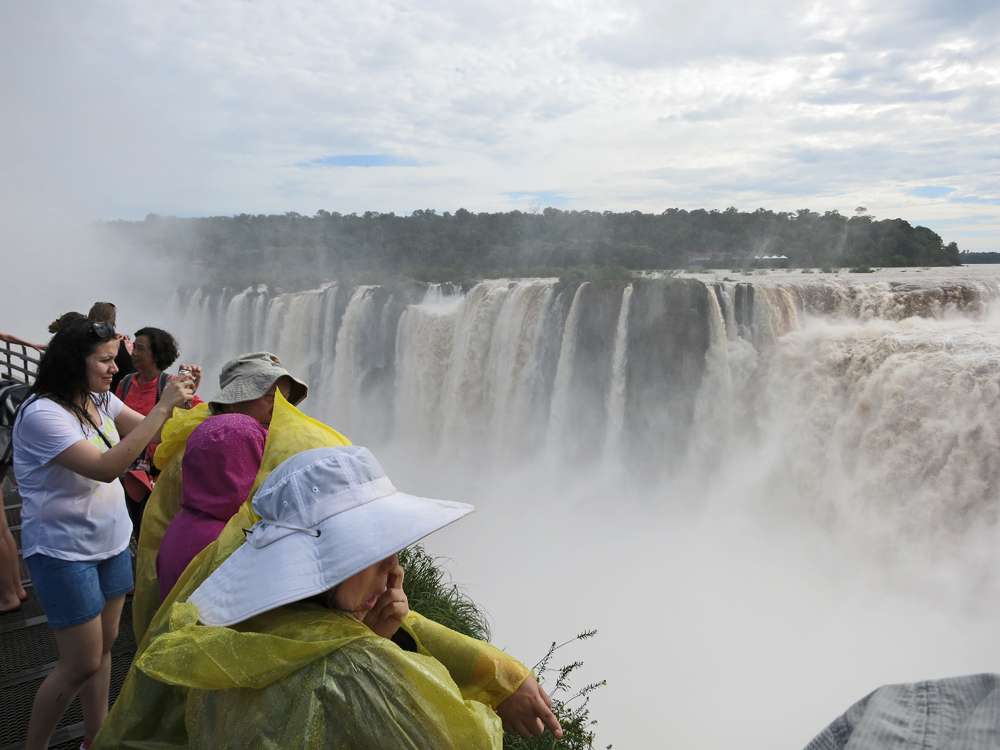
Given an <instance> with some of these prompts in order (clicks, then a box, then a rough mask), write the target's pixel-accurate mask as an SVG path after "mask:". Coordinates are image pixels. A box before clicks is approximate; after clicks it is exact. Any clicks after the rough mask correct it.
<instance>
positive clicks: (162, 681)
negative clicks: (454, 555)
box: [93, 396, 531, 750]
mask: <svg viewBox="0 0 1000 750" xmlns="http://www.w3.org/2000/svg"><path fill="white" fill-rule="evenodd" d="M192 411H194V410H192ZM179 416H180V420H179V421H178V422H176V423H175V424H173V425H170V423H168V425H170V427H171V429H170V430H165V433H166V434H165V439H164V443H163V445H166V446H168V447H167V453H165V454H164V456H165V457H166V456H168V454H169V456H168V457H167V459H166V460H167V463H166V464H165V468H164V471H163V473H162V474H161V476H160V479H159V481H158V482H157V485H156V489H155V490H154V496H151V498H150V507H147V511H146V513H147V517H149V513H150V511H151V510H152V512H153V515H152V519H154V522H153V523H152V524H150V525H148V526H147V523H146V518H144V519H143V528H142V537H141V539H140V553H142V552H143V551H145V553H146V554H145V556H144V557H141V558H140V561H139V562H140V565H142V563H143V562H145V563H146V565H147V566H148V565H149V564H152V565H154V568H153V574H152V575H151V576H150V575H149V571H148V568H147V569H146V570H143V569H141V568H140V570H139V571H138V572H137V584H136V598H135V601H134V602H133V606H135V604H136V602H139V600H140V598H143V600H144V601H145V602H146V604H145V605H144V606H145V607H146V608H147V611H149V610H150V609H151V610H152V612H153V614H150V615H149V621H150V626H149V628H148V630H147V631H146V632H145V635H144V636H142V638H141V640H140V642H139V646H138V651H137V655H136V661H135V663H134V664H133V667H132V669H131V670H130V672H129V675H128V677H127V678H126V680H125V684H124V686H123V687H122V691H121V694H120V695H119V697H118V700H117V701H116V703H115V705H114V707H113V708H112V710H111V713H110V714H109V716H108V718H107V719H106V720H105V722H104V725H103V726H102V728H101V731H100V732H99V733H98V735H97V737H96V738H95V741H94V744H93V748H94V750H103V749H105V748H137V749H138V748H142V749H143V750H151V749H152V748H156V749H157V750H166V749H167V748H184V747H192V748H216V747H218V748H234V749H235V748H245V747H258V748H275V749H277V748H317V750H318V749H319V748H330V747H334V748H336V747H342V748H351V749H352V750H354V749H355V748H356V749H358V750H364V749H365V748H371V750H376V749H378V750H381V749H382V748H397V747H408V748H427V749H428V750H430V749H432V748H433V749H434V750H437V748H444V749H447V748H455V750H459V749H464V748H499V747H500V746H501V730H500V722H499V719H498V718H497V716H496V714H495V713H494V712H493V711H492V710H491V709H494V708H496V706H497V705H498V704H499V703H500V702H501V701H503V700H504V699H506V698H507V697H508V696H510V695H511V694H512V693H513V692H514V691H515V690H516V689H517V687H518V686H519V685H520V684H521V683H522V682H523V681H524V679H526V678H527V677H528V676H529V675H531V672H530V671H529V670H528V669H527V668H526V667H524V666H523V665H522V664H520V663H519V662H517V661H516V660H514V659H512V658H511V657H510V656H508V655H507V654H505V653H503V652H502V651H499V650H498V649H495V648H494V647H492V646H490V645H489V644H486V643H483V642H482V641H477V640H474V639H472V638H468V637H466V636H463V635H460V634H458V633H455V632H454V631H451V630H449V629H448V628H445V627H443V626H441V625H439V624H437V623H434V622H432V621H430V620H427V619H426V618H423V617H421V616H420V615H418V614H417V613H415V612H411V613H410V615H409V616H408V617H407V618H406V620H405V621H404V622H403V625H402V627H403V629H404V630H406V631H407V632H408V633H409V634H410V635H411V636H412V637H413V639H414V641H415V642H416V644H417V649H418V653H410V652H407V651H404V650H403V649H401V648H399V647H398V646H397V645H396V644H395V643H393V642H391V641H389V640H386V639H384V638H380V637H378V636H376V635H375V634H374V633H373V632H372V631H371V630H369V629H368V628H367V626H365V625H364V624H362V623H360V622H358V621H357V620H356V619H354V618H353V617H351V616H349V615H345V614H343V613H338V612H333V611H329V610H325V609H323V608H321V607H319V606H317V605H313V604H307V603H302V602H300V603H295V604H290V605H286V606H284V607H279V608H277V609H275V610H271V611H270V612H265V613H263V614H261V615H258V616H257V617H255V618H252V619H251V620H248V621H246V622H243V623H240V624H238V625H236V626H234V627H231V628H224V627H212V626H206V625H200V624H198V622H197V619H198V612H197V609H196V608H195V606H194V605H193V604H191V603H189V602H187V598H188V596H189V595H190V594H191V592H193V591H194V589H196V588H197V587H198V586H199V585H200V584H201V583H202V581H204V580H205V579H206V578H207V577H208V575H209V574H210V573H211V572H212V571H214V570H215V569H216V568H217V567H218V566H219V565H220V564H221V563H222V561H223V560H225V559H226V558H228V557H229V555H230V554H232V553H233V551H234V550H235V549H236V548H237V547H239V545H240V544H242V543H243V542H244V541H245V536H244V533H243V529H248V528H250V526H252V525H253V524H254V523H255V522H256V521H257V520H258V517H257V516H256V514H255V513H254V512H253V509H252V507H251V505H250V500H249V499H248V500H247V502H246V503H244V505H243V506H242V507H241V509H240V510H239V511H238V512H237V514H236V515H235V516H234V517H233V518H232V519H231V520H230V522H229V523H228V524H227V525H226V528H225V529H224V530H223V532H222V534H221V535H220V536H219V539H218V540H216V541H215V542H214V543H212V544H211V545H209V546H208V547H207V548H206V549H205V550H204V551H203V552H201V553H200V554H199V555H198V556H197V557H195V558H194V560H192V562H191V564H190V565H188V567H187V569H186V570H185V572H184V574H183V575H182V576H181V578H180V579H179V580H178V582H177V584H176V585H175V586H174V589H173V590H172V591H171V593H170V595H169V596H168V598H167V600H166V601H165V602H164V603H163V605H162V606H161V607H160V608H159V609H158V610H157V609H156V607H155V601H156V600H158V594H157V593H156V592H157V590H158V587H157V583H156V579H155V557H156V554H155V552H152V554H151V555H150V550H151V549H152V548H153V547H155V549H157V550H158V549H159V540H160V539H161V538H162V531H159V533H157V531H158V529H159V528H162V529H163V530H165V529H166V526H167V525H168V524H169V520H170V519H172V518H173V515H174V514H176V512H177V510H178V508H179V500H180V471H179V464H180V457H181V455H182V453H183V442H184V440H186V438H187V435H189V434H190V432H191V431H192V430H193V429H194V427H195V426H197V424H199V423H200V422H201V421H202V420H203V419H204V418H205V416H206V415H204V414H203V415H201V416H200V417H199V415H198V414H192V413H190V412H188V413H186V414H183V413H182V414H180V415H179ZM175 419H176V418H175ZM171 441H172V442H171ZM344 444H348V443H347V440H346V439H345V438H344V437H343V436H342V435H340V434H339V433H337V432H336V431H334V430H331V429H330V428H329V427H326V426H325V425H323V424H321V423H320V422H317V421H315V420H312V419H310V418H309V417H306V416H305V415H304V414H302V413H301V412H299V411H298V410H297V409H295V408H294V407H293V406H291V405H290V404H288V403H287V402H286V401H284V399H282V398H280V396H278V397H277V398H276V399H275V407H274V416H273V417H272V421H271V426H270V431H269V433H268V438H267V443H266V444H265V448H264V458H263V462H262V465H261V470H260V473H259V474H258V476H257V479H256V481H255V483H254V488H253V490H252V491H251V495H250V497H251V498H252V497H253V492H254V491H256V489H257V487H259V486H260V484H261V482H262V481H263V480H264V478H265V477H266V476H267V475H268V474H269V473H270V472H271V471H272V470H273V469H274V468H275V467H276V466H277V465H278V464H280V463H281V462H282V461H283V460H285V458H287V457H289V456H291V455H293V454H295V453H298V452H300V451H302V450H306V449H308V448H314V447H319V446H324V445H326V446H329V445H344ZM157 458H158V459H160V458H161V455H160V452H159V451H157ZM154 497H156V501H155V502H154ZM144 548H145V550H144ZM150 561H152V562H150ZM150 597H154V598H150ZM150 602H152V604H151V603H150ZM141 617H142V615H141V613H137V614H136V615H135V619H136V623H137V629H136V633H141V632H143V631H142V630H140V629H139V627H138V624H139V623H140V618H141Z"/></svg>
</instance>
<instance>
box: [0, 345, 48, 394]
mask: <svg viewBox="0 0 1000 750" xmlns="http://www.w3.org/2000/svg"><path fill="white" fill-rule="evenodd" d="M41 357H42V353H41V352H40V351H38V350H37V349H35V348H34V347H32V346H28V345H26V344H12V343H10V342H7V341H3V340H0V379H3V380H16V381H17V382H18V383H24V384H25V385H31V384H32V383H33V382H34V381H35V375H36V374H37V373H38V362H39V361H40V360H41Z"/></svg>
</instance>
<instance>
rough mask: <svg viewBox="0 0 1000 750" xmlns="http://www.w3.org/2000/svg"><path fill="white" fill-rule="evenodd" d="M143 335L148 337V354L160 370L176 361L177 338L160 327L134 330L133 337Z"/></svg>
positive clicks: (177, 350)
mask: <svg viewBox="0 0 1000 750" xmlns="http://www.w3.org/2000/svg"><path fill="white" fill-rule="evenodd" d="M140 336H145V337H146V338H148V339H149V348H150V349H151V351H150V354H152V355H153V361H154V362H156V367H157V369H159V370H160V371H161V372H162V371H163V370H166V369H167V368H168V367H170V365H172V364H173V363H174V362H175V361H177V357H178V355H180V353H181V351H180V349H178V348H177V339H175V338H174V337H173V336H171V335H170V334H169V333H167V332H166V331H164V330H163V329H162V328H151V327H149V326H147V327H146V328H140V329H139V330H138V331H136V332H135V338H139V337H140Z"/></svg>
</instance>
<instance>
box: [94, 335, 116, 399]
mask: <svg viewBox="0 0 1000 750" xmlns="http://www.w3.org/2000/svg"><path fill="white" fill-rule="evenodd" d="M117 354H118V339H111V341H105V342H104V343H103V344H98V345H97V348H96V349H94V351H93V352H92V353H91V354H90V356H88V357H87V385H88V386H89V387H90V390H91V392H93V393H106V392H107V391H110V390H111V378H112V376H114V374H115V373H116V372H118V366H117V365H116V364H115V356H116V355H117Z"/></svg>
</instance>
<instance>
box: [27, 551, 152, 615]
mask: <svg viewBox="0 0 1000 750" xmlns="http://www.w3.org/2000/svg"><path fill="white" fill-rule="evenodd" d="M24 563H25V565H27V566H28V572H29V573H30V574H31V583H32V585H34V587H35V596H37V597H38V601H39V602H40V603H41V605H42V610H43V611H44V612H45V616H46V617H48V618H49V627H50V628H52V629H53V630H58V629H59V628H71V627H73V626H74V625H81V624H83V623H85V622H90V621H91V620H93V619H94V618H95V617H97V616H98V615H100V614H101V611H102V610H103V609H104V604H105V602H106V601H107V600H108V599H114V598H115V597H118V596H123V595H125V594H127V593H128V592H129V591H131V590H132V586H133V585H134V583H133V581H132V558H131V555H130V554H129V551H128V548H126V549H124V550H122V551H121V552H119V553H118V554H117V555H115V556H114V557H109V558H107V559H106V560H60V559H58V558H55V557H49V556H48V555H39V554H35V555H29V556H28V557H26V558H24Z"/></svg>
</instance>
